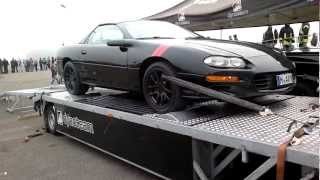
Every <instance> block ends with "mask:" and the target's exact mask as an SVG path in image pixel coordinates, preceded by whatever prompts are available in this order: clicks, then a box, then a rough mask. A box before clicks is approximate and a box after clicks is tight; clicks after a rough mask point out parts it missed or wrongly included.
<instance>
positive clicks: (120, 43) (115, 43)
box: [107, 40, 132, 47]
mask: <svg viewBox="0 0 320 180" xmlns="http://www.w3.org/2000/svg"><path fill="white" fill-rule="evenodd" d="M107 45H108V46H119V47H130V46H132V44H131V43H130V42H128V41H126V40H111V41H108V42H107Z"/></svg>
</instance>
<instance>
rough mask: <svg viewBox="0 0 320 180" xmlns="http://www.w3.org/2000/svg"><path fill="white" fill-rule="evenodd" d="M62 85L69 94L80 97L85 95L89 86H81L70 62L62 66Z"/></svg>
mask: <svg viewBox="0 0 320 180" xmlns="http://www.w3.org/2000/svg"><path fill="white" fill-rule="evenodd" d="M63 75H64V84H65V86H66V89H67V90H68V92H69V93H70V94H73V95H82V94H85V93H86V92H87V91H88V89H89V86H88V85H85V84H81V82H80V77H79V74H78V72H77V70H76V68H75V66H74V64H72V62H67V63H66V65H65V66H64V72H63Z"/></svg>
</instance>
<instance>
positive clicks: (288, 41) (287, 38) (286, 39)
mask: <svg viewBox="0 0 320 180" xmlns="http://www.w3.org/2000/svg"><path fill="white" fill-rule="evenodd" d="M279 39H280V43H281V44H282V47H283V49H284V50H286V51H288V50H292V49H293V45H292V43H294V42H295V41H294V32H293V29H292V28H291V27H290V25H289V24H285V25H284V27H282V28H281V30H280V34H279Z"/></svg>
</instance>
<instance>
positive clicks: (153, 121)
mask: <svg viewBox="0 0 320 180" xmlns="http://www.w3.org/2000/svg"><path fill="white" fill-rule="evenodd" d="M34 99H35V102H38V105H39V102H41V103H40V104H41V109H42V112H43V113H44V119H45V121H46V122H47V120H48V119H49V118H50V117H49V116H50V114H48V112H50V111H48V109H52V110H53V111H54V113H53V114H54V116H53V118H54V120H55V123H56V131H57V132H58V133H60V134H63V135H66V136H68V137H71V138H73V139H75V140H77V141H80V142H81V143H84V144H86V145H89V146H91V147H93V148H95V149H98V150H100V151H102V152H105V153H107V154H109V155H111V156H114V157H116V158H118V159H120V160H122V161H124V162H126V163H129V164H131V165H134V166H136V167H138V168H141V169H143V170H145V171H147V172H149V173H152V174H154V175H156V176H158V177H160V178H162V179H194V180H195V179H201V180H206V179H230V178H232V179H258V178H262V179H274V178H275V170H274V166H275V165H276V162H277V152H278V148H279V146H280V145H281V144H282V143H284V142H286V141H287V140H288V139H290V137H291V136H292V134H293V132H294V131H295V130H296V129H298V128H299V127H300V125H298V126H293V127H292V130H291V131H290V132H287V129H288V126H289V125H290V124H291V123H292V120H296V121H299V122H313V121H314V118H315V117H318V116H319V109H312V108H310V104H313V103H315V104H318V98H314V97H298V96H288V95H269V96H264V97H260V98H256V99H255V100H254V101H255V102H256V103H257V104H260V105H263V106H267V107H269V108H270V109H271V110H272V111H273V112H275V113H276V114H277V115H270V116H261V115H259V114H258V113H257V112H252V111H249V110H247V109H244V108H240V107H237V106H234V105H231V104H228V103H224V102H219V101H212V102H211V103H209V104H206V105H205V106H204V107H196V108H191V109H189V110H184V111H179V112H171V113H167V114H156V113H154V111H153V110H152V109H151V108H149V107H148V106H147V104H146V103H145V102H144V101H143V100H142V99H139V98H137V97H135V96H132V95H130V94H129V93H125V92H119V91H113V90H108V89H100V90H95V91H94V92H89V93H87V94H86V95H83V96H73V95H70V94H69V93H68V92H66V91H58V92H52V93H48V92H47V93H38V94H37V95H36V96H35V97H34ZM319 132H320V131H319V128H318V127H317V128H315V129H314V130H313V131H312V132H311V134H309V135H305V136H303V137H302V138H301V140H302V141H301V143H300V144H299V145H295V146H290V147H288V149H287V155H286V161H287V162H290V163H289V164H294V165H299V171H296V170H295V169H294V170H292V169H291V170H290V172H288V171H286V178H287V179H299V178H300V177H301V176H302V174H301V172H300V167H303V168H304V169H307V170H308V169H311V170H315V171H318V169H319V144H320V139H319ZM239 161H242V163H241V162H240V163H239ZM248 162H249V163H248ZM230 164H231V165H230ZM248 164H249V165H248ZM252 164H254V165H252ZM230 166H231V168H230ZM232 167H233V168H232ZM316 176H317V174H316Z"/></svg>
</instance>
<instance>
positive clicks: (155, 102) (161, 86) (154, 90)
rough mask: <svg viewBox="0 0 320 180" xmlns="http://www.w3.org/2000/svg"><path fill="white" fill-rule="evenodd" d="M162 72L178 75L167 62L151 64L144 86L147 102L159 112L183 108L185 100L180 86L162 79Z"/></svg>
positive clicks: (143, 82) (144, 77) (146, 73)
mask: <svg viewBox="0 0 320 180" xmlns="http://www.w3.org/2000/svg"><path fill="white" fill-rule="evenodd" d="M162 74H164V75H168V76H176V71H175V69H174V68H173V67H172V66H171V65H169V64H168V63H165V62H157V63H154V64H151V65H150V66H149V67H148V68H147V70H146V71H145V73H144V76H143V81H142V88H143V95H144V98H145V100H146V102H147V103H148V104H149V106H151V107H152V108H153V109H154V110H155V111H156V112H158V113H167V112H171V111H176V110H179V109H182V108H183V106H184V102H183V101H182V98H181V89H180V87H179V86H177V85H174V84H172V83H171V82H169V81H167V80H164V79H162V77H161V75H162Z"/></svg>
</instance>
